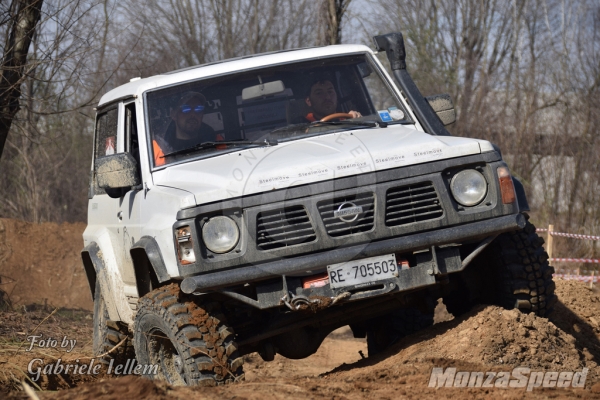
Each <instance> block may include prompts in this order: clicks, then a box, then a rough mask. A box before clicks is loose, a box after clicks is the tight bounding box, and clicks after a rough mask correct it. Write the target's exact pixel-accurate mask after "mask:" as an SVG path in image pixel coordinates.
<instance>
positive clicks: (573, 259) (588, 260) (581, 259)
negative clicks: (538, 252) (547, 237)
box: [550, 257, 600, 264]
mask: <svg viewBox="0 0 600 400" xmlns="http://www.w3.org/2000/svg"><path fill="white" fill-rule="evenodd" d="M550 261H562V262H578V263H588V264H600V260H596V259H593V258H555V257H552V258H551V259H550Z"/></svg>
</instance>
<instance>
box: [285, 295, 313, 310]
mask: <svg viewBox="0 0 600 400" xmlns="http://www.w3.org/2000/svg"><path fill="white" fill-rule="evenodd" d="M288 295H289V297H288ZM281 301H282V302H283V304H285V305H286V306H287V307H288V308H289V309H290V310H292V311H298V310H299V309H300V307H301V306H303V305H310V304H319V303H320V302H321V300H319V299H309V298H308V297H306V296H303V295H294V294H293V293H292V292H288V294H286V295H285V296H283V297H282V298H281Z"/></svg>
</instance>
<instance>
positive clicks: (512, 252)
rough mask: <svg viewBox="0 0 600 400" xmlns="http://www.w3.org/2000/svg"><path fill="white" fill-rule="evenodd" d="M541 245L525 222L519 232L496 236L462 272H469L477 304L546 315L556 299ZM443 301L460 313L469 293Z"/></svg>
mask: <svg viewBox="0 0 600 400" xmlns="http://www.w3.org/2000/svg"><path fill="white" fill-rule="evenodd" d="M543 244H544V239H542V238H541V237H539V236H538V235H537V233H536V230H535V226H534V225H533V224H532V223H531V222H529V221H527V223H526V225H525V227H524V228H523V229H521V230H518V231H513V232H507V233H503V234H501V235H499V236H498V237H497V238H496V239H495V240H494V241H493V242H492V243H491V244H490V245H489V246H488V248H487V249H485V251H484V252H483V253H482V254H480V255H479V256H478V257H477V258H476V259H475V260H474V261H473V263H472V264H471V265H469V266H468V267H467V271H464V272H463V273H472V274H473V275H472V276H470V277H471V278H474V281H475V282H477V285H476V286H477V288H475V287H473V286H471V287H470V292H472V291H473V290H475V289H477V290H478V291H479V296H477V297H478V302H480V303H488V304H496V305H499V306H502V307H504V308H507V309H513V308H516V309H519V310H521V311H522V312H525V313H529V312H534V313H535V314H536V315H537V316H540V317H547V316H549V315H550V313H551V312H552V308H553V306H554V304H555V303H556V301H557V298H556V295H555V294H554V289H555V285H554V281H553V280H552V274H553V273H554V268H553V267H551V266H550V265H549V264H548V254H547V253H546V251H545V250H544V247H543ZM471 280H473V279H471ZM467 281H469V279H467ZM444 302H445V303H446V304H447V306H448V311H449V312H452V313H453V312H454V311H451V310H450V307H454V308H455V309H456V311H458V312H464V311H465V310H466V309H468V307H469V306H470V305H471V303H470V302H469V293H467V291H463V290H458V291H456V292H455V293H452V294H450V295H449V296H445V298H444Z"/></svg>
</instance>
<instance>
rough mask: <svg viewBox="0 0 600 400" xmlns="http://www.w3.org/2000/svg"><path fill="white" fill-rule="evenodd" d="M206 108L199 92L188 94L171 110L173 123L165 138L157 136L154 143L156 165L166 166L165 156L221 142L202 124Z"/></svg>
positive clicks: (168, 128)
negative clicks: (199, 145)
mask: <svg viewBox="0 0 600 400" xmlns="http://www.w3.org/2000/svg"><path fill="white" fill-rule="evenodd" d="M205 108H206V97H204V95H203V94H202V93H199V92H186V93H184V94H183V96H181V98H180V99H179V101H178V102H177V105H176V106H175V107H174V108H173V109H172V110H171V114H170V117H171V122H170V123H169V125H168V126H167V130H166V131H165V133H164V136H163V137H160V136H155V138H154V140H153V141H152V148H153V150H154V165H156V166H160V165H164V164H165V162H166V160H165V156H164V155H165V154H169V153H171V152H174V151H177V150H183V149H189V148H192V147H194V146H196V145H198V144H200V143H204V142H212V141H221V140H223V137H222V136H221V135H219V134H216V133H215V131H214V129H213V128H211V127H210V126H209V125H207V124H205V123H204V122H202V119H203V117H204V111H205Z"/></svg>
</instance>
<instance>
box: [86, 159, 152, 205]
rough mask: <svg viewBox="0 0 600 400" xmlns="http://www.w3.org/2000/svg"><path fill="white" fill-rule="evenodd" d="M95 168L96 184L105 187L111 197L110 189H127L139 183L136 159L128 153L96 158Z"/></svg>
mask: <svg viewBox="0 0 600 400" xmlns="http://www.w3.org/2000/svg"><path fill="white" fill-rule="evenodd" d="M95 169H96V179H97V180H98V186H100V187H101V188H102V189H105V190H106V192H107V193H108V195H109V196H111V197H113V196H112V195H111V193H115V192H114V191H112V190H111V189H129V188H131V187H132V186H137V185H139V184H140V183H141V182H140V178H139V175H138V165H137V161H135V158H133V156H132V155H131V154H129V153H118V154H113V155H110V156H106V157H100V158H97V159H96V168H95ZM119 192H121V191H119ZM119 197H120V196H119Z"/></svg>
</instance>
